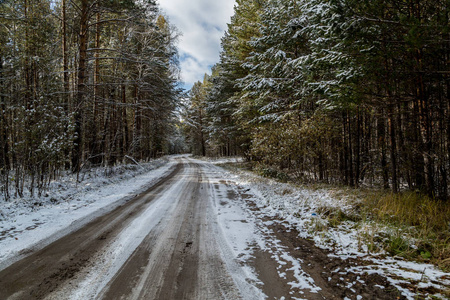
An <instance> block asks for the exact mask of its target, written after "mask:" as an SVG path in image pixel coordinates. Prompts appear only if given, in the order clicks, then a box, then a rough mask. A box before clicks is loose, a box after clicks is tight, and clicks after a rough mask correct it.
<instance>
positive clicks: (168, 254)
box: [0, 158, 402, 299]
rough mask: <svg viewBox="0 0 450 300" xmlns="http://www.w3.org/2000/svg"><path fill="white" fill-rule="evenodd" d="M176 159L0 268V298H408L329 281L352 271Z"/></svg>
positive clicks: (370, 282)
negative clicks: (150, 180) (145, 183)
mask: <svg viewBox="0 0 450 300" xmlns="http://www.w3.org/2000/svg"><path fill="white" fill-rule="evenodd" d="M178 160H179V162H178V164H174V165H173V167H172V169H171V170H170V172H167V173H166V175H164V176H163V177H161V178H160V180H158V181H156V182H155V183H154V184H153V186H151V187H150V188H149V189H148V190H147V191H146V192H144V193H142V194H141V195H139V196H137V197H135V198H134V199H132V200H130V201H128V202H127V203H125V204H123V205H121V206H119V207H117V208H116V209H114V210H112V211H110V212H109V213H107V214H105V215H103V216H101V217H99V218H97V219H95V220H93V221H92V222H90V223H88V224H87V225H85V226H83V227H82V228H80V229H78V230H76V231H74V232H72V233H70V234H68V235H66V236H64V237H62V238H60V239H58V240H56V241H55V242H53V243H51V244H49V245H47V246H45V247H44V248H42V249H35V250H32V251H30V253H26V254H23V256H24V257H23V258H22V259H21V260H19V261H17V262H14V263H13V264H11V265H9V266H7V267H5V268H4V269H3V270H1V271H0V299H265V298H268V299H344V298H347V299H400V298H402V297H398V296H399V294H398V292H397V291H396V289H395V288H392V286H390V285H389V283H388V282H386V280H384V279H383V278H378V277H373V278H370V276H369V275H368V277H366V278H359V277H358V278H356V275H355V274H350V273H346V272H339V273H338V272H335V273H334V275H331V273H332V270H335V269H338V268H343V270H345V268H350V267H352V266H353V265H352V264H351V263H349V262H345V263H344V262H343V261H341V260H340V259H337V258H330V257H329V256H328V255H327V253H326V252H325V251H323V250H320V249H318V248H316V247H315V246H314V245H313V244H312V243H310V242H308V241H305V240H301V239H297V238H296V237H297V234H296V233H295V232H293V231H291V230H286V228H284V227H283V226H282V225H276V223H274V222H273V221H271V220H268V219H261V218H259V217H258V214H257V213H256V210H257V208H256V207H254V206H252V205H251V203H247V202H248V201H247V198H248V195H247V194H246V190H245V189H243V188H242V187H240V186H238V185H237V184H236V183H235V182H232V181H227V180H224V179H223V176H222V174H221V173H222V172H223V170H222V169H220V168H218V167H216V166H213V165H212V164H210V163H206V162H201V161H196V160H192V159H186V158H180V159H178ZM397 297H398V298H397Z"/></svg>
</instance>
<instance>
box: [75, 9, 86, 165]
mask: <svg viewBox="0 0 450 300" xmlns="http://www.w3.org/2000/svg"><path fill="white" fill-rule="evenodd" d="M88 4H89V3H88V0H81V19H80V33H79V61H78V84H77V98H76V105H75V116H74V118H75V139H74V145H73V153H72V169H73V171H74V172H75V173H78V172H79V171H80V167H81V159H82V149H83V145H82V141H83V137H82V126H83V124H82V123H83V119H82V118H83V116H82V109H83V106H84V98H85V93H86V82H85V80H86V60H87V45H88V22H89V7H88Z"/></svg>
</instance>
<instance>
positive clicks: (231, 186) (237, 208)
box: [204, 165, 321, 293]
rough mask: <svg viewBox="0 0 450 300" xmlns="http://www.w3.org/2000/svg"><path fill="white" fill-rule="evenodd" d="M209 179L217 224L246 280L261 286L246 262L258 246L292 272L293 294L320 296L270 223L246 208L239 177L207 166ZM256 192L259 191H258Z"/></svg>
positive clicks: (283, 276) (309, 277)
mask: <svg viewBox="0 0 450 300" xmlns="http://www.w3.org/2000/svg"><path fill="white" fill-rule="evenodd" d="M204 169H206V171H205V172H206V173H207V177H208V178H209V180H210V183H211V190H212V191H214V195H213V198H214V199H215V200H214V201H215V207H216V210H217V215H218V224H219V226H220V228H221V231H222V232H223V234H224V236H225V241H227V242H228V243H229V245H230V247H231V249H233V251H234V255H233V256H234V257H235V258H237V260H238V261H239V262H240V264H241V265H243V266H244V269H246V270H247V272H246V277H247V278H248V279H250V280H251V281H253V282H255V283H256V284H262V282H260V281H259V280H258V278H257V277H256V275H255V272H254V270H252V269H251V268H250V267H248V266H246V262H247V261H248V260H249V259H250V258H252V257H253V251H254V249H255V246H257V247H258V248H259V249H261V250H263V251H267V252H269V253H271V254H272V257H273V258H275V260H276V261H277V263H278V265H279V266H283V267H285V272H290V273H291V274H292V275H293V276H292V277H293V278H294V279H295V280H293V281H291V282H289V285H290V286H291V290H296V291H297V292H300V293H302V291H303V290H308V291H310V292H312V293H318V292H319V291H320V290H321V288H320V287H318V286H317V285H316V284H315V283H314V280H313V279H312V277H311V276H309V275H308V274H307V273H306V272H305V271H304V270H303V269H302V267H301V265H300V262H299V261H298V260H296V259H295V258H293V257H292V256H291V255H290V254H289V253H288V252H287V251H286V250H285V249H284V247H283V246H282V245H281V242H280V241H278V240H276V239H275V240H274V239H273V234H272V233H271V232H270V231H269V230H268V229H267V224H265V223H268V222H263V221H261V220H260V219H259V218H258V217H257V216H255V214H254V213H252V212H251V210H250V209H249V208H248V207H247V205H246V203H245V201H243V199H242V198H241V196H240V191H239V189H242V186H241V185H240V184H239V182H240V180H239V177H236V176H233V175H232V174H231V173H229V172H227V171H224V170H223V169H222V168H218V167H216V166H211V165H209V166H207V167H206V168H204ZM255 192H257V191H255ZM285 272H279V274H278V275H279V276H280V277H282V278H286V277H285V276H286V273H285Z"/></svg>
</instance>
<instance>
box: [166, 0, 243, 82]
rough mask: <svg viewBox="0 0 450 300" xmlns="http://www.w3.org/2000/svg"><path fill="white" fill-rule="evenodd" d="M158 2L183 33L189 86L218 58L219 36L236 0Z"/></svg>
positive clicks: (182, 49) (182, 54) (183, 62)
mask: <svg viewBox="0 0 450 300" xmlns="http://www.w3.org/2000/svg"><path fill="white" fill-rule="evenodd" d="M159 4H160V6H161V8H162V9H163V11H164V13H165V14H166V15H167V16H168V17H169V22H170V23H171V24H173V25H175V26H176V27H177V28H178V30H179V31H180V32H181V34H182V36H181V37H180V41H179V43H178V48H179V55H180V63H181V76H182V80H183V81H184V83H185V88H187V89H189V88H190V87H191V86H192V85H193V83H194V82H196V81H198V80H200V81H201V80H203V75H204V74H205V73H210V68H211V66H212V65H214V64H215V63H217V62H218V61H219V52H220V38H221V37H222V36H223V34H224V32H225V30H226V24H227V23H229V22H230V17H231V15H232V14H233V6H234V4H235V0H159Z"/></svg>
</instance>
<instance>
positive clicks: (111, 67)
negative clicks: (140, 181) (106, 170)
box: [0, 0, 180, 198]
mask: <svg viewBox="0 0 450 300" xmlns="http://www.w3.org/2000/svg"><path fill="white" fill-rule="evenodd" d="M175 39H176V30H174V28H173V27H172V26H171V25H170V24H169V23H168V22H167V21H166V19H165V18H164V17H163V16H162V15H161V14H160V12H159V8H158V6H157V4H156V3H155V2H154V1H153V0H151V1H147V0H146V1H135V0H121V1H119V0H108V1H106V0H105V1H98V0H58V1H54V0H53V1H50V0H6V1H1V3H0V105H1V109H0V113H1V114H0V145H1V147H0V173H1V185H0V186H1V191H2V193H3V194H4V195H5V196H6V198H8V196H9V195H8V193H9V191H10V190H11V189H10V188H9V187H13V190H14V191H15V193H16V194H17V195H18V196H21V195H22V194H23V192H24V189H29V190H30V192H31V194H33V192H34V191H38V192H39V193H40V192H41V190H42V187H43V186H44V185H45V184H46V182H47V181H49V180H50V179H51V178H52V177H53V176H55V174H56V173H57V172H59V171H61V170H72V171H73V172H75V173H78V172H79V171H80V169H82V168H83V167H86V166H89V165H100V164H103V165H112V164H114V163H116V162H120V161H123V160H126V159H127V158H129V159H131V160H133V159H134V160H142V159H148V158H151V157H155V156H158V155H161V154H162V153H167V152H169V151H170V148H173V147H176V145H173V143H172V141H171V138H172V136H173V131H174V130H176V128H175V127H174V126H173V122H172V120H173V119H174V118H175V116H174V114H173V111H174V109H175V107H176V106H177V102H178V99H179V94H180V90H179V88H178V87H177V85H178V82H179V78H178V77H179V68H178V61H177V59H178V58H177V57H178V56H177V49H176V47H175ZM172 150H173V149H172Z"/></svg>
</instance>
